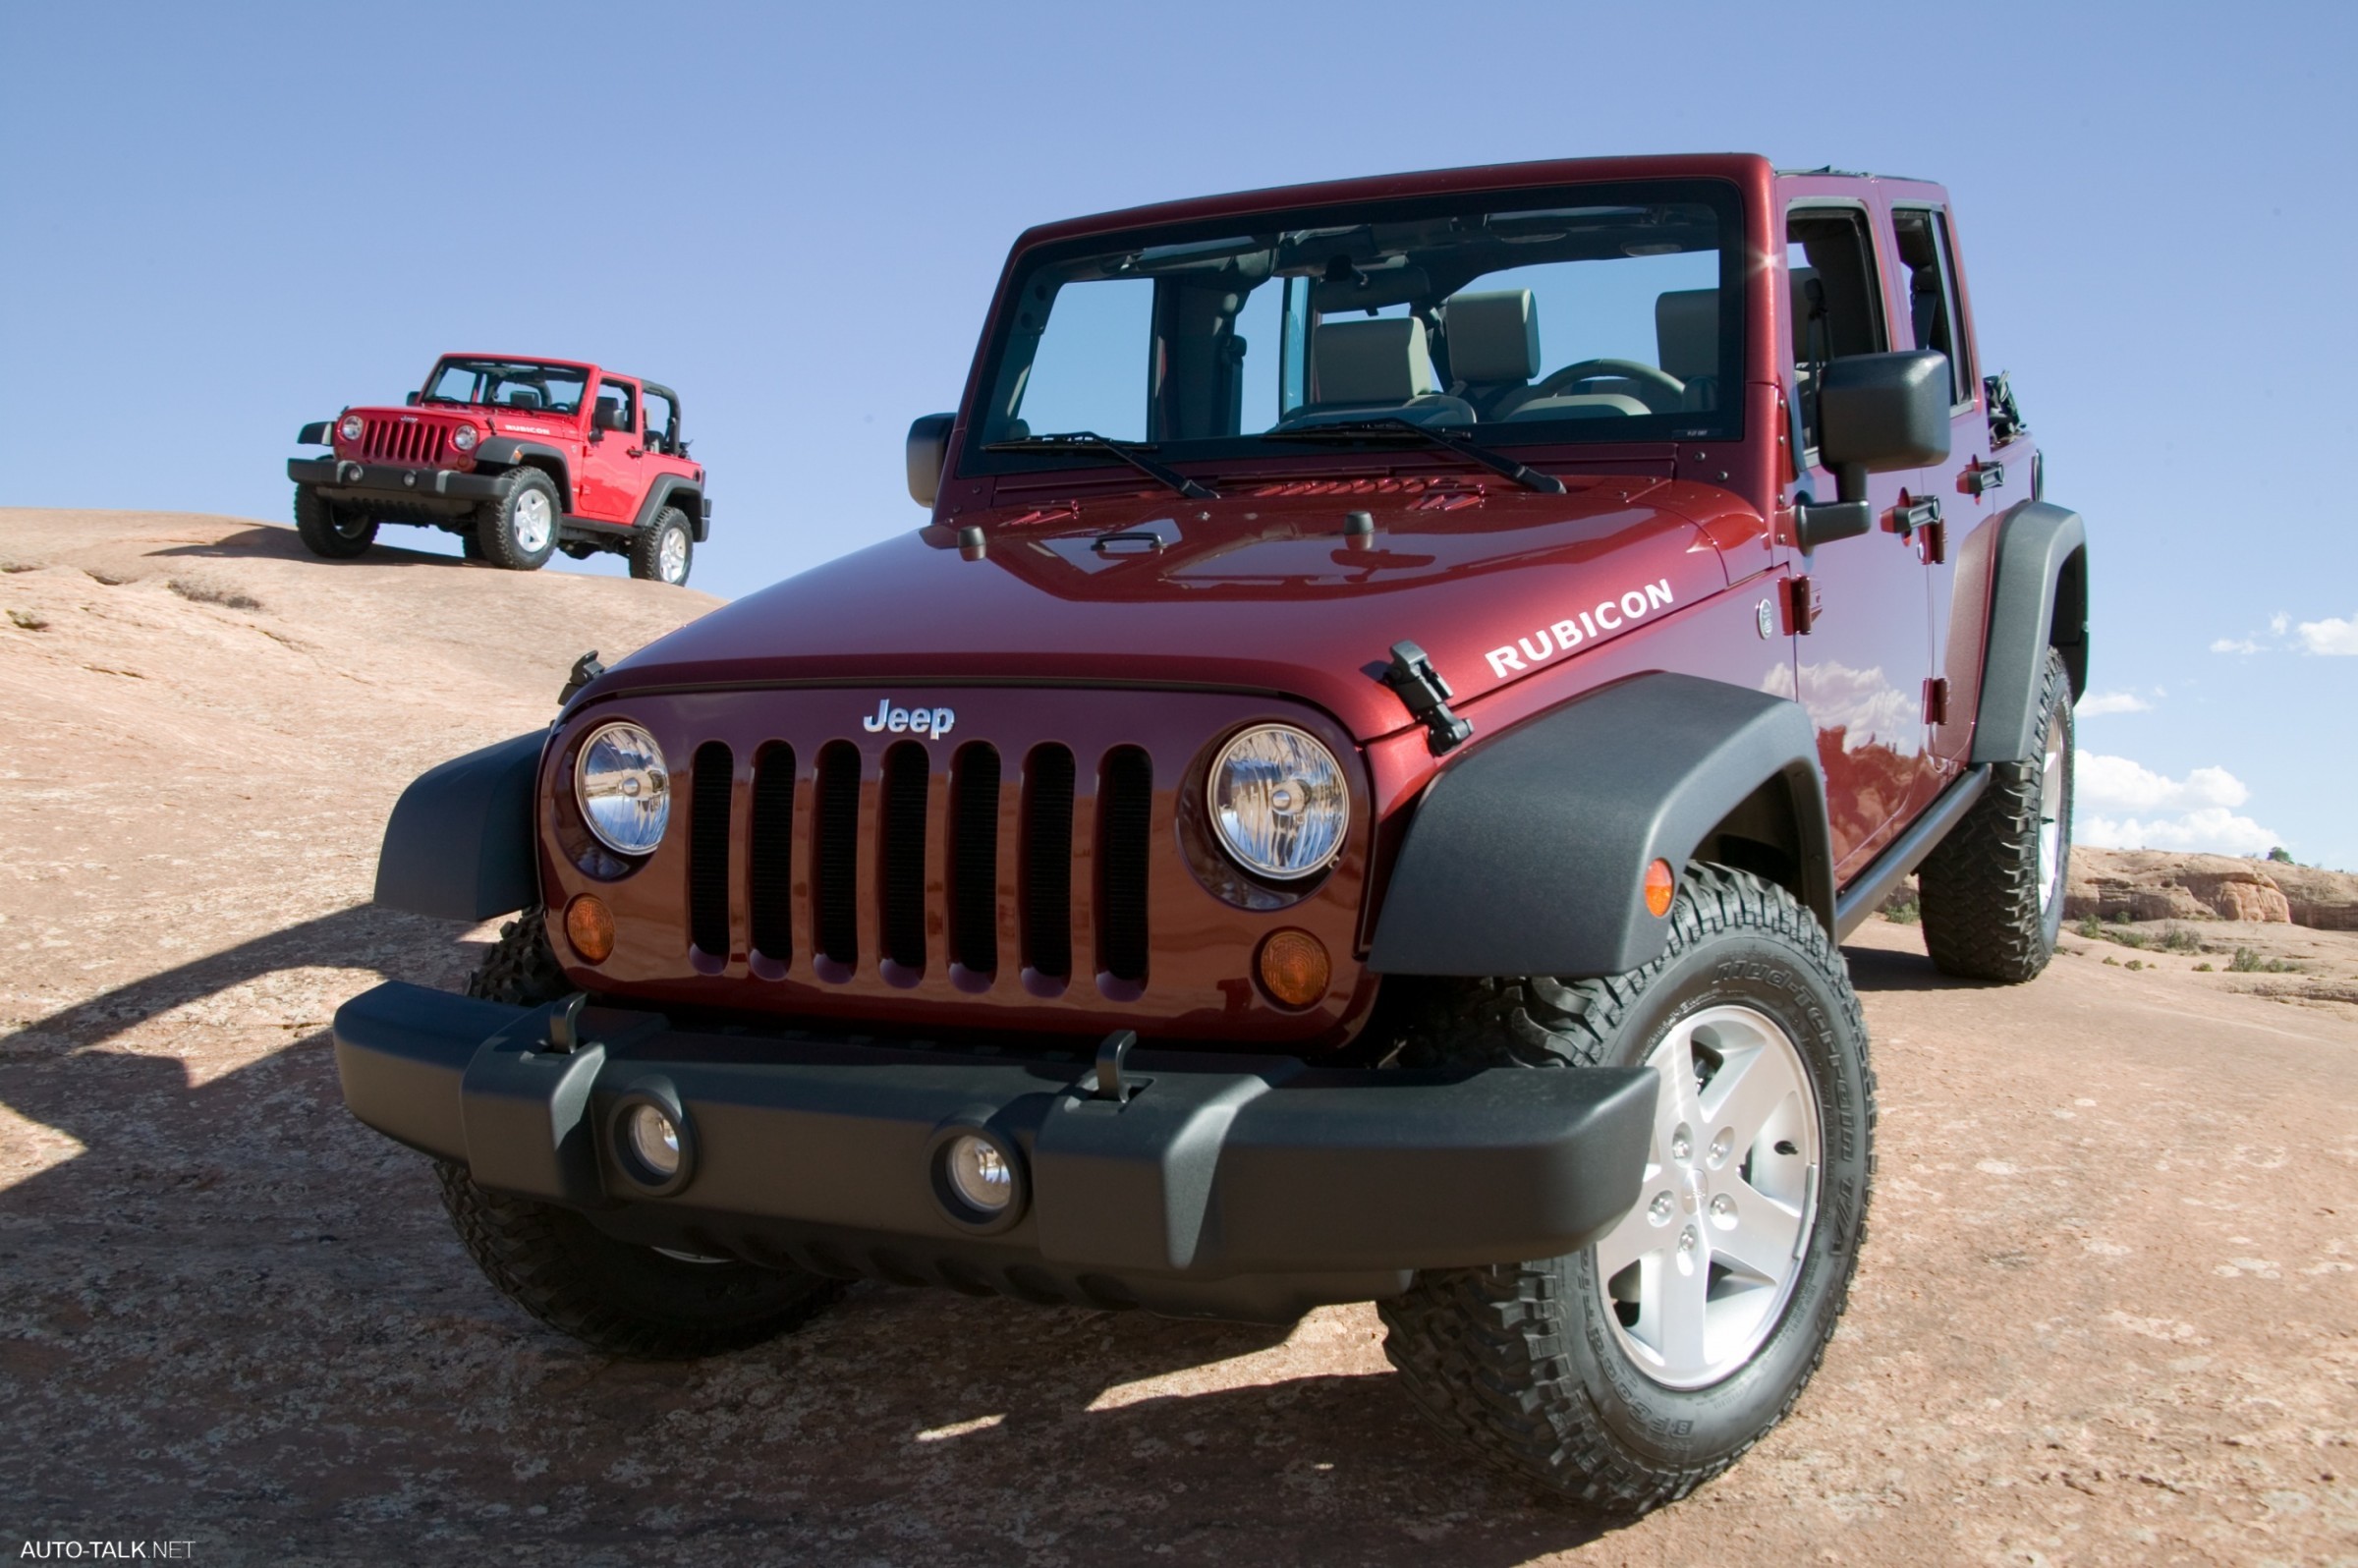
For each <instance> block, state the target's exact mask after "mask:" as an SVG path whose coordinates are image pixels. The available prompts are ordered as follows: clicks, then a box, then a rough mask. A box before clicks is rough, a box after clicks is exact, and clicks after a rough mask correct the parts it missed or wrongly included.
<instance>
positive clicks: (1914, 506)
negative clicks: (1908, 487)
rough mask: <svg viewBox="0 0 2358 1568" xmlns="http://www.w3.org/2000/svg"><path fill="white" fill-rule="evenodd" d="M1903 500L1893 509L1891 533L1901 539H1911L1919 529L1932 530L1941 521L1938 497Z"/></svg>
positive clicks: (1930, 496)
mask: <svg viewBox="0 0 2358 1568" xmlns="http://www.w3.org/2000/svg"><path fill="white" fill-rule="evenodd" d="M1901 494H1902V496H1903V499H1902V500H1901V502H1900V504H1899V505H1897V506H1895V507H1893V508H1892V509H1891V531H1892V532H1894V533H1897V534H1898V535H1899V536H1900V537H1901V538H1903V539H1904V538H1908V537H1911V536H1912V535H1913V534H1914V533H1915V532H1916V531H1917V530H1918V529H1921V528H1930V527H1931V526H1932V525H1933V524H1935V523H1937V522H1939V521H1940V498H1939V497H1938V496H1937V495H1927V496H1921V497H1918V498H1916V499H1913V500H1909V499H1904V497H1905V495H1906V492H1905V491H1902V492H1901Z"/></svg>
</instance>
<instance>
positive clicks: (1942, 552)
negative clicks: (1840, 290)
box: [1891, 205, 2031, 783]
mask: <svg viewBox="0 0 2358 1568" xmlns="http://www.w3.org/2000/svg"><path fill="white" fill-rule="evenodd" d="M1891 231H1892V241H1893V248H1894V250H1895V252H1897V254H1898V257H1899V265H1900V281H1901V282H1902V283H1903V284H1904V286H1905V287H1906V289H1907V305H1908V315H1909V325H1910V328H1911V330H1912V331H1913V333H1914V337H1915V342H1916V346H1917V347H1918V348H1921V349H1937V350H1939V351H1940V352H1941V353H1942V354H1945V355H1947V356H1948V364H1949V436H1948V461H1947V462H1945V463H1940V464H1937V465H1935V466H1934V467H1932V468H1928V469H1924V470H1921V471H1920V472H1919V474H1918V477H1917V481H1916V491H1917V494H1918V496H1919V497H1920V501H1919V505H1918V508H1917V510H1918V511H1919V513H1921V512H1922V511H1923V510H1924V509H1925V507H1926V506H1927V505H1937V506H1938V508H1939V512H1940V521H1939V522H1938V524H1937V526H1935V527H1933V528H1931V529H1929V530H1927V531H1925V532H1923V533H1922V534H1921V535H1920V536H1919V537H1918V539H1917V554H1918V555H1919V557H1921V558H1922V560H1923V562H1924V567H1925V576H1926V595H1927V600H1928V603H1929V606H1930V609H1931V613H1932V618H1933V648H1934V650H1935V653H1936V660H1935V662H1936V666H1937V667H1936V668H1935V670H1934V672H1933V673H1934V676H1935V678H1936V679H1937V680H1939V681H1941V682H1943V683H1944V686H1943V688H1942V690H1941V691H1940V692H1939V693H1938V699H1939V700H1938V703H1937V706H1938V707H1939V709H1940V710H1941V712H1940V718H1941V722H1939V723H1937V724H1936V725H1935V726H1934V727H1933V752H1934V755H1935V756H1936V757H1937V758H1938V760H1939V763H1940V766H1941V770H1942V773H1941V782H1943V783H1945V782H1946V781H1947V779H1948V777H1950V776H1952V775H1953V774H1954V773H1955V772H1956V771H1957V770H1958V769H1960V768H1962V767H1963V765H1964V763H1965V758H1966V754H1967V753H1968V752H1969V751H1970V750H1971V748H1972V743H1973V719H1974V710H1975V707H1976V705H1977V700H1978V698H1979V695H1980V692H1981V684H1982V627H1981V625H1980V621H1979V617H1978V616H1977V615H1976V614H1974V613H1973V611H1972V607H1971V605H1968V606H1967V613H1966V614H1965V615H1964V616H1962V617H1960V616H1959V615H1958V614H1957V609H1958V588H1959V584H1958V580H1957V570H1958V565H1957V564H1958V561H1959V559H1960V558H1967V559H1974V560H1979V561H1983V562H1984V563H1985V565H1986V562H1987V554H1988V551H1987V548H1986V545H1987V540H1982V541H1980V542H1981V544H1982V545H1983V546H1984V547H1982V548H1968V547H1967V546H1968V541H1973V540H1974V539H1975V536H1976V535H1977V534H1978V533H1979V532H1981V531H1982V530H1984V529H1986V528H1987V527H1989V526H1990V524H1991V521H1992V520H1993V518H1994V517H1995V516H1996V514H1997V513H1998V511H1999V510H2001V509H2002V508H2004V507H2005V506H2007V505H2009V504H2011V502H2013V501H2015V500H2021V499H2025V498H2027V497H2028V496H2029V494H2030V482H2031V476H2029V475H2028V474H2022V475H2014V474H2009V473H2007V472H2006V471H2005V470H2004V468H2003V467H2001V466H1998V465H1997V464H1995V463H1994V462H1993V459H1992V457H1991V452H1990V418H1989V411H1988V409H1987V408H1986V406H1985V405H1984V402H1983V394H1982V382H1981V373H1980V367H1979V365H1978V364H1976V363H1975V359H1974V352H1973V348H1974V346H1973V328H1972V321H1971V319H1970V318H1969V317H1968V316H1967V314H1966V312H1965V297H1964V290H1963V288H1962V286H1961V281H1960V279H1959V277H1958V274H1957V252H1956V243H1955V241H1954V240H1953V239H1952V237H1951V236H1950V233H1949V225H1948V213H1947V212H1946V211H1945V210H1944V209H1942V208H1940V207H1937V206H1915V205H1899V206H1894V207H1893V209H1892V212H1891ZM1971 588H1972V589H1973V591H1972V592H1971V593H1970V594H1969V595H1968V597H1969V598H1970V599H1971V600H1972V603H1973V604H1979V603H1980V602H1981V599H1980V593H1981V585H1980V584H1978V583H1976V584H1973V585H1971Z"/></svg>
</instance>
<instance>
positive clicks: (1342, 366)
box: [1277, 315, 1474, 430]
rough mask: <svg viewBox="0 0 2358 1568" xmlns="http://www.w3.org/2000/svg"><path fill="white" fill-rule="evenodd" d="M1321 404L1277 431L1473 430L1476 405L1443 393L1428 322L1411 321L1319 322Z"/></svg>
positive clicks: (1313, 361) (1315, 356)
mask: <svg viewBox="0 0 2358 1568" xmlns="http://www.w3.org/2000/svg"><path fill="white" fill-rule="evenodd" d="M1310 367H1311V374H1312V375H1313V376H1315V377H1316V378H1317V383H1318V401H1317V402H1315V403H1306V404H1304V405H1303V406H1302V407H1301V408H1299V409H1297V410H1295V411H1294V413H1293V414H1291V415H1290V416H1288V417H1287V418H1286V419H1284V420H1281V421H1279V423H1278V424H1277V428H1278V429H1280V430H1298V429H1300V428H1302V427H1303V426H1305V425H1311V424H1337V423H1344V422H1348V421H1349V420H1380V419H1401V420H1411V421H1413V422H1415V423H1418V424H1471V423H1473V422H1474V406H1473V405H1472V404H1470V403H1468V402H1467V401H1466V400H1465V399H1464V398H1454V397H1450V396H1448V395H1446V394H1445V393H1442V392H1440V391H1439V390H1438V383H1437V382H1436V381H1435V380H1434V378H1433V373H1432V348H1431V347H1430V346H1429V345H1428V344H1427V343H1426V341H1425V323H1424V322H1422V321H1420V320H1418V319H1417V318H1416V317H1415V316H1413V315H1395V316H1378V317H1374V318H1371V319H1365V320H1352V319H1344V320H1340V321H1321V322H1319V326H1318V330H1317V331H1316V332H1314V333H1312V334H1311V339H1310Z"/></svg>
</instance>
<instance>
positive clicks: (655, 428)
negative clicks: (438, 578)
mask: <svg viewBox="0 0 2358 1568" xmlns="http://www.w3.org/2000/svg"><path fill="white" fill-rule="evenodd" d="M295 439H296V441H297V442H298V443H299V444H302V445H305V446H332V447H334V448H335V456H333V457H325V458H290V459H288V461H287V477H289V478H291V479H293V480H294V481H295V529H296V532H299V533H301V534H302V535H303V542H304V543H305V544H307V545H309V547H310V550H311V553H312V554H314V555H322V556H325V557H327V558H328V559H329V560H346V559H349V558H350V557H352V556H355V555H358V554H360V553H361V552H362V551H363V550H365V549H366V548H368V544H369V541H370V540H372V539H374V538H375V537H376V530H377V526H378V525H379V524H383V523H415V524H419V525H421V526H422V527H425V528H436V529H440V530H442V531H443V532H446V533H456V534H457V535H458V536H459V538H460V539H461V540H462V541H463V542H464V544H465V546H466V550H467V558H468V559H469V560H471V561H489V562H491V563H492V564H493V565H495V566H504V567H509V568H512V569H513V570H515V571H519V572H531V571H534V570H537V569H538V568H539V567H540V566H541V565H542V564H543V563H545V562H546V561H547V560H548V557H549V553H550V552H551V551H552V550H563V551H564V552H565V553H566V554H567V555H570V556H572V557H573V558H574V559H575V560H577V561H578V560H582V559H584V558H585V557H587V556H589V555H591V554H594V553H596V552H597V551H600V550H608V551H612V552H613V553H615V554H618V555H627V556H629V557H630V562H631V576H633V577H639V578H647V579H650V580H652V581H654V582H658V583H685V582H687V581H688V567H689V563H690V561H691V559H692V558H693V557H694V555H695V553H696V546H697V545H699V544H702V542H703V541H704V533H705V531H706V529H707V528H708V527H709V526H710V523H711V518H712V503H711V502H710V501H708V500H706V499H705V497H704V470H703V466H702V464H699V463H696V462H694V461H692V460H691V459H690V458H689V456H688V443H687V441H686V440H685V439H683V438H682V437H681V435H680V395H679V394H678V393H677V392H674V391H673V390H672V389H671V388H669V387H667V386H659V385H657V384H656V383H654V382H652V381H646V380H641V379H640V378H638V377H637V376H628V375H617V374H615V373H614V372H613V371H611V370H601V369H599V368H598V367H597V366H596V365H594V364H578V363H576V362H573V361H569V360H523V359H511V358H508V357H505V356H502V355H495V354H446V355H444V356H443V357H442V358H441V359H440V360H438V361H436V362H435V363H434V369H433V373H432V374H431V375H428V376H427V377H426V378H425V387H424V389H423V390H422V391H418V392H413V393H411V394H410V395H409V400H408V404H407V406H406V407H403V408H398V409H394V408H382V409H371V408H361V409H346V410H345V411H344V412H343V414H342V415H340V416H338V417H337V418H336V419H333V420H319V421H318V422H317V423H315V424H307V425H305V426H304V427H303V428H302V430H301V431H299V432H297V434H296V437H295Z"/></svg>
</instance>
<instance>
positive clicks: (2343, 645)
mask: <svg viewBox="0 0 2358 1568" xmlns="http://www.w3.org/2000/svg"><path fill="white" fill-rule="evenodd" d="M2301 646H2302V648H2303V649H2304V650H2306V651H2308V652H2311V653H2358V615H2353V616H2351V617H2350V618H2349V619H2348V620H2346V621H2342V620H2335V619H2333V618H2331V617H2328V618H2327V619H2325V620H2323V621H2303V622H2302V623H2301Z"/></svg>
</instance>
